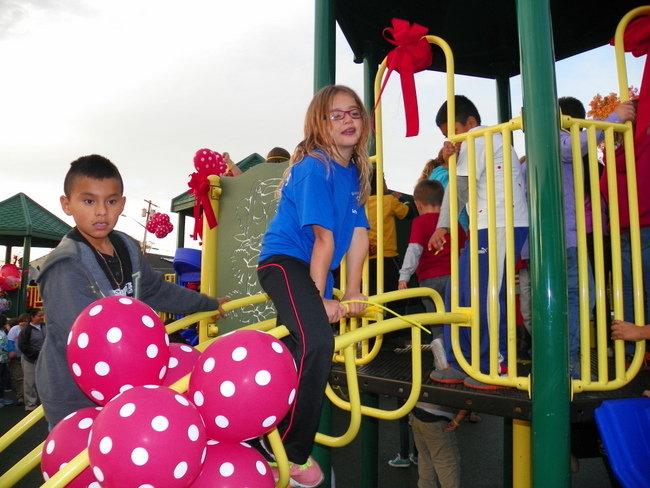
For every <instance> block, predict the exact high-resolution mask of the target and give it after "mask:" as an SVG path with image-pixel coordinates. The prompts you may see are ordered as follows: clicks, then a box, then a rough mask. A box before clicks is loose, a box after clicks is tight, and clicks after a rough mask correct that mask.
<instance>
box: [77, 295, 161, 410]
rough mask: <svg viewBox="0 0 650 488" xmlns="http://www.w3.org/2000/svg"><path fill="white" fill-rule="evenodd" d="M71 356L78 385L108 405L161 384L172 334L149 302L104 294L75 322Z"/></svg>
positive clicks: (92, 398) (101, 403)
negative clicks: (131, 392)
mask: <svg viewBox="0 0 650 488" xmlns="http://www.w3.org/2000/svg"><path fill="white" fill-rule="evenodd" d="M67 358H68V366H69V367H70V371H72V376H73V378H74V379H75V381H76V382H77V385H79V388H81V390H82V391H83V392H84V393H85V394H86V395H88V397H89V398H90V399H91V400H93V401H94V402H95V403H98V404H100V405H104V404H106V402H108V401H109V400H110V399H111V398H113V397H114V396H115V395H117V394H118V393H120V392H122V391H125V390H127V389H129V388H132V387H134V386H140V385H147V384H160V383H161V381H162V379H163V378H164V377H165V374H166V373H167V363H168V362H169V337H168V336H167V333H166V331H165V325H164V324H163V323H162V321H161V320H160V318H159V317H158V315H157V314H156V312H154V311H153V310H152V309H151V308H150V307H149V306H148V305H146V304H145V303H143V302H141V301H139V300H136V299H135V298H129V297H119V296H110V297H105V298H100V299H99V300H96V301H94V302H93V303H91V304H90V305H88V306H87V307H86V308H85V309H84V310H83V311H82V312H81V313H80V314H79V317H77V320H75V321H74V324H72V329H71V330H70V334H69V335H68V346H67Z"/></svg>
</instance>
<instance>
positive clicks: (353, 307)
mask: <svg viewBox="0 0 650 488" xmlns="http://www.w3.org/2000/svg"><path fill="white" fill-rule="evenodd" d="M348 300H351V301H352V302H351V303H346V304H345V307H346V309H347V311H346V312H347V313H346V314H345V315H346V316H347V317H356V316H357V315H361V314H362V313H363V311H364V310H365V308H366V306H367V305H366V304H365V303H355V302H354V300H360V301H366V300H368V297H367V296H365V295H364V294H362V293H346V294H345V295H343V298H342V299H341V301H342V302H346V301H348Z"/></svg>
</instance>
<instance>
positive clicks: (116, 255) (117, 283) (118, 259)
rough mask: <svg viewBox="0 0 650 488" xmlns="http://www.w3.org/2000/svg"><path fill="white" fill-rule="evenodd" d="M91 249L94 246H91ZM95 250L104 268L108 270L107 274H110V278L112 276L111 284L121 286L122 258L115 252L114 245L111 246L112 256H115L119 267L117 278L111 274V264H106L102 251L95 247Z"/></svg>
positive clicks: (122, 280) (122, 278)
mask: <svg viewBox="0 0 650 488" xmlns="http://www.w3.org/2000/svg"><path fill="white" fill-rule="evenodd" d="M93 249H95V248H93ZM95 252H96V253H97V255H98V256H99V257H100V258H102V261H103V262H104V265H105V267H106V269H107V270H108V274H109V275H110V278H112V281H113V285H114V286H116V287H118V288H122V286H123V285H124V268H123V267H122V260H121V259H120V255H119V253H118V252H117V249H115V247H113V253H114V257H116V258H117V263H118V265H119V269H120V271H119V274H118V276H119V277H120V279H119V280H118V279H117V276H115V274H113V269H112V268H111V265H110V264H108V260H107V259H106V257H105V256H104V254H103V253H102V252H100V251H99V250H97V249H95Z"/></svg>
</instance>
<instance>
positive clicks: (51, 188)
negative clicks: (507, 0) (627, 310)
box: [0, 0, 645, 260]
mask: <svg viewBox="0 0 650 488" xmlns="http://www.w3.org/2000/svg"><path fill="white" fill-rule="evenodd" d="M595 14H597V13H595ZM586 21H588V19H586ZM313 31H314V6H313V2H311V1H305V0H283V1H275V2H273V1H267V0H252V1H239V2H224V1H214V0H188V1H185V2H178V1H170V0H128V1H127V0H111V1H103V2H97V1H89V0H34V1H28V0H0V63H1V64H0V66H2V77H1V78H0V172H1V175H2V176H0V201H1V200H4V199H6V198H8V197H10V196H12V195H14V194H15V193H17V192H24V193H26V194H27V195H29V196H30V197H31V198H33V199H34V200H36V201H37V202H38V203H40V204H41V205H43V206H44V207H46V208H47V209H48V210H50V211H52V212H53V213H55V214H56V215H58V216H60V217H61V218H63V219H64V220H66V221H67V222H69V223H70V224H72V220H71V218H69V217H67V216H65V215H64V214H63V212H62V211H61V209H60V206H59V196H60V195H61V193H62V182H63V177H64V175H65V172H66V171H67V167H68V165H69V163H70V162H71V161H73V160H74V159H76V158H77V157H79V156H81V155H85V154H90V153H99V154H102V155H104V156H107V157H108V158H109V159H111V160H112V161H113V162H114V163H115V164H117V166H118V167H119V169H120V171H121V172H122V175H123V177H124V180H125V195H126V197H127V206H126V210H125V213H126V214H127V215H128V216H129V217H128V218H122V219H120V222H119V224H118V227H117V228H118V229H120V230H124V231H126V232H128V233H129V234H131V235H132V236H134V237H136V238H137V239H141V238H142V232H143V229H142V228H141V227H139V226H138V224H137V223H136V222H135V221H136V220H137V221H140V222H143V219H142V218H141V217H140V211H141V208H142V207H143V206H144V205H145V204H144V199H151V200H153V201H154V202H156V203H157V204H158V205H159V206H160V208H161V210H162V211H165V212H169V206H170V200H171V198H172V197H174V196H176V195H178V194H180V193H182V192H183V191H185V190H186V189H187V181H188V175H189V174H190V173H191V172H192V171H193V170H194V168H193V165H192V158H193V155H194V152H195V151H196V150H197V149H199V148H202V147H209V148H211V149H214V150H216V151H220V152H223V151H228V152H230V154H231V156H232V158H233V159H234V160H235V161H239V160H241V159H243V158H244V157H246V156H248V155H249V154H251V153H253V152H257V153H260V154H262V155H265V154H266V152H267V151H268V150H269V149H270V148H271V147H273V146H284V147H286V148H287V149H289V150H290V151H291V150H292V149H293V148H294V147H295V145H296V144H297V143H298V142H299V141H300V139H301V135H302V122H303V117H304V112H305V108H306V106H307V104H308V103H309V100H310V97H311V95H312V87H313V51H314V48H313ZM452 49H453V46H452ZM352 58H353V57H352V53H351V50H350V49H349V47H348V46H347V43H346V41H345V38H344V37H343V35H342V34H341V32H340V31H337V68H336V69H337V82H338V83H342V84H347V85H350V86H352V87H353V88H355V89H356V90H357V91H358V92H359V93H360V94H361V93H362V87H363V84H362V82H363V67H362V65H358V64H354V63H353V62H352ZM644 60H645V58H641V59H640V60H638V59H635V58H628V72H629V81H630V83H631V84H633V85H635V86H637V87H638V86H639V83H640V79H641V72H642V68H643V61H644ZM557 79H558V94H559V96H564V95H573V96H576V97H578V98H579V99H581V100H582V101H583V103H585V104H587V103H588V102H589V100H590V99H591V98H592V97H593V95H594V94H596V93H601V94H606V93H609V92H610V91H615V90H616V89H617V82H616V76H615V63H614V57H613V48H610V47H603V48H600V49H597V50H595V51H592V52H590V53H587V54H583V55H580V56H577V57H574V58H570V59H569V60H565V61H562V62H560V63H558V65H557ZM520 81H521V80H520V78H519V77H516V78H513V79H512V80H511V87H512V102H513V107H514V108H513V111H514V112H515V113H518V112H519V109H518V107H520V106H521V89H520ZM416 83H417V89H418V96H419V102H420V120H421V122H420V135H419V136H418V137H415V138H411V139H409V140H406V139H405V138H404V132H405V128H404V113H403V106H402V103H401V92H400V89H399V78H398V76H394V78H393V79H392V81H391V82H390V83H389V85H388V88H387V90H386V92H385V95H384V130H385V154H384V159H385V166H386V179H387V181H388V184H389V186H390V187H391V188H394V189H397V190H399V191H403V192H408V193H410V192H411V191H412V187H413V185H414V182H415V180H416V179H417V175H418V173H419V172H420V170H421V168H422V166H423V164H424V162H425V161H426V160H427V159H428V158H429V157H432V155H435V154H437V151H438V148H439V147H440V145H441V144H442V141H443V138H442V135H441V134H440V133H439V131H438V129H437V128H436V127H435V125H434V123H433V120H434V117H435V113H436V111H437V109H438V107H439V106H440V104H441V103H442V102H443V100H444V94H445V90H444V80H443V76H442V75H440V74H435V73H431V72H426V73H420V74H418V75H416ZM456 91H457V93H463V94H466V95H468V96H469V97H470V98H472V99H473V100H474V101H475V102H476V105H477V106H478V108H479V111H480V112H481V114H482V117H483V119H484V123H487V124H492V123H496V121H497V116H496V99H495V85H494V82H493V81H490V80H482V79H472V78H467V77H462V76H459V77H457V79H456ZM516 145H517V151H518V152H519V153H520V154H523V143H522V140H521V138H517V139H516ZM0 218H2V216H0ZM172 221H173V222H174V223H175V222H176V216H175V215H172ZM191 227H192V225H191V222H190V220H189V219H188V222H187V227H186V230H187V231H188V233H189V232H190V230H191ZM152 241H153V245H154V246H155V247H156V248H158V249H159V251H158V252H161V253H169V254H173V251H174V249H175V245H176V236H175V233H172V234H170V235H169V236H168V237H166V238H165V239H162V240H158V239H155V238H153V239H152ZM14 251H16V250H14ZM42 253H43V251H40V250H35V251H34V252H33V254H32V256H33V257H37V256H38V255H40V254H42ZM18 254H20V252H18ZM2 259H4V248H2V247H0V260H2Z"/></svg>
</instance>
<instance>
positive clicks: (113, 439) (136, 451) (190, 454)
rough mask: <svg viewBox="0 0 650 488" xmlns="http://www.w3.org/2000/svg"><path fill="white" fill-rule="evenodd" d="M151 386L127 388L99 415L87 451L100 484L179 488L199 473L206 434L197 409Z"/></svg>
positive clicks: (171, 393) (170, 392) (179, 396)
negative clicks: (98, 476)
mask: <svg viewBox="0 0 650 488" xmlns="http://www.w3.org/2000/svg"><path fill="white" fill-rule="evenodd" d="M147 386H152V385H147ZM153 386H155V388H146V387H145V386H135V387H133V388H131V389H128V390H126V391H125V392H124V393H122V394H120V396H118V397H116V398H114V399H112V400H111V401H110V402H109V403H107V404H106V406H105V407H104V408H103V410H102V411H101V412H99V413H98V416H97V419H96V420H95V423H94V425H93V437H92V439H91V440H90V443H89V445H88V454H89V458H90V463H91V466H92V467H93V468H96V469H98V470H99V471H100V472H101V473H102V475H103V476H104V478H105V481H103V482H101V483H102V485H105V486H115V487H118V486H119V487H121V486H138V487H143V486H144V487H146V486H151V487H166V488H167V487H169V488H180V487H186V486H189V484H190V483H191V482H192V480H193V479H194V478H196V477H197V476H198V474H199V473H200V471H201V465H202V457H203V456H204V451H205V445H206V442H207V438H206V435H205V427H204V424H203V421H202V420H201V417H200V415H199V413H198V411H197V409H196V407H195V406H194V405H193V404H191V403H190V402H189V401H187V399H185V398H184V397H183V396H182V395H180V394H178V393H176V392H175V391H173V390H170V389H169V388H166V387H160V386H158V385H153ZM181 399H182V401H181Z"/></svg>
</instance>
